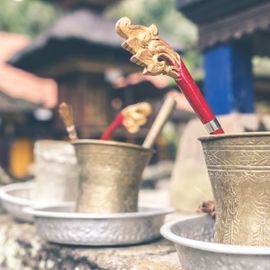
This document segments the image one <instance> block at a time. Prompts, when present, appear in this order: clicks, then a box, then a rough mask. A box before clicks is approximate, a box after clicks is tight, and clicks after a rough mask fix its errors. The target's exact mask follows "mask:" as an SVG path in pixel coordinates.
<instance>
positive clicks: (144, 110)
mask: <svg viewBox="0 0 270 270" xmlns="http://www.w3.org/2000/svg"><path fill="white" fill-rule="evenodd" d="M151 112H152V107H151V105H150V104H149V103H147V102H141V103H137V104H134V105H130V106H127V107H126V108H125V109H124V110H122V112H121V113H122V115H123V121H122V125H123V126H124V127H125V128H126V129H127V131H128V132H129V133H137V132H138V131H139V130H140V127H141V126H142V125H144V124H145V123H146V122H147V117H148V116H149V115H150V114H151Z"/></svg>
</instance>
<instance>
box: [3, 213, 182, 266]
mask: <svg viewBox="0 0 270 270" xmlns="http://www.w3.org/2000/svg"><path fill="white" fill-rule="evenodd" d="M0 266H1V267H3V268H1V267H0V269H8V270H36V269H40V270H58V269H59V270H180V267H179V263H178V258H177V255H176V252H175V248H174V246H173V245H172V244H171V243H169V242H168V241H166V240H159V241H156V242H153V243H150V244H147V245H137V246H129V247H116V248H113V247H110V248H90V247H87V248H78V247H75V246H72V247H70V246H63V245H57V244H50V243H47V242H45V241H43V240H42V239H40V238H39V236H38V235H37V234H36V230H35V227H34V225H31V224H24V223H17V222H15V221H13V220H12V219H11V218H10V217H9V216H8V215H4V214H2V215H0Z"/></svg>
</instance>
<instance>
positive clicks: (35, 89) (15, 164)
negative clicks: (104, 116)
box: [0, 32, 57, 177]
mask: <svg viewBox="0 0 270 270" xmlns="http://www.w3.org/2000/svg"><path fill="white" fill-rule="evenodd" d="M27 44H29V39H28V38H27V37H25V36H22V35H17V34H11V33H3V32H0V47H1V50H0V138H1V140H0V152H1V155H0V163H1V165H2V166H3V167H4V168H5V169H7V170H9V171H10V173H11V174H12V175H13V176H15V177H24V176H26V174H27V172H28V167H29V165H30V164H31V162H32V159H33V157H32V152H33V151H32V148H33V141H34V140H35V139H38V138H40V136H42V134H43V133H46V132H47V133H49V134H50V133H51V131H50V121H48V122H46V121H45V123H43V122H41V121H39V120H40V119H38V117H35V113H36V114H37V113H38V112H39V113H40V110H41V108H46V109H48V110H50V109H51V108H53V107H54V106H55V105H56V103H57V86H56V83H55V82H54V81H53V80H51V79H42V78H38V77H36V76H34V75H33V74H30V73H28V72H25V71H22V70H20V69H17V68H14V67H12V66H9V65H7V64H6V63H5V62H6V61H7V59H8V58H9V57H11V55H13V54H14V53H15V52H17V51H18V50H20V49H22V48H24V47H25V46H26V45H27ZM44 135H45V136H46V134H44Z"/></svg>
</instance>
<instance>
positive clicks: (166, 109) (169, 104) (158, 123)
mask: <svg viewBox="0 0 270 270" xmlns="http://www.w3.org/2000/svg"><path fill="white" fill-rule="evenodd" d="M175 106H176V101H175V99H174V97H171V96H169V97H167V98H166V99H165V101H164V103H163V105H162V107H161V109H160V111H159V113H158V115H157V117H156V119H155V121H154V123H153V125H152V127H151V128H150V130H149V132H148V134H147V136H146V138H145V140H144V143H143V147H145V148H152V146H153V144H154V143H155V140H156V138H157V137H158V135H159V133H160V132H161V130H162V128H163V127H164V125H165V123H166V122H167V121H168V119H169V117H170V115H171V114H172V112H173V110H174V108H175Z"/></svg>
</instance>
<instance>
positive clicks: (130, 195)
mask: <svg viewBox="0 0 270 270" xmlns="http://www.w3.org/2000/svg"><path fill="white" fill-rule="evenodd" d="M73 144H74V146H75V151H76V155H77V158H78V163H79V167H80V187H79V196H78V198H77V203H76V211H77V212H88V213H121V212H136V211H137V210H138V209H137V205H138V193H139V187H140V181H141V177H142V173H143V170H144V168H145V166H146V165H147V163H148V161H149V159H150V157H151V155H152V151H151V150H150V149H147V148H143V147H142V146H140V145H135V144H129V143H121V142H115V141H103V140H77V141H75V142H73Z"/></svg>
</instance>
